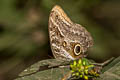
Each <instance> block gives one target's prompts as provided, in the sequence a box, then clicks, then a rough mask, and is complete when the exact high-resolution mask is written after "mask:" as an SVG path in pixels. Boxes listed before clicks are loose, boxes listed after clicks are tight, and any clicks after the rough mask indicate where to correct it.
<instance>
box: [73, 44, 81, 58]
mask: <svg viewBox="0 0 120 80" xmlns="http://www.w3.org/2000/svg"><path fill="white" fill-rule="evenodd" d="M74 53H75V55H77V56H78V55H80V53H81V46H80V44H76V45H75V47H74Z"/></svg>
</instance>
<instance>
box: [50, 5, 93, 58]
mask: <svg viewBox="0 0 120 80" xmlns="http://www.w3.org/2000/svg"><path fill="white" fill-rule="evenodd" d="M48 29H49V37H50V44H51V49H52V52H53V55H54V57H55V58H57V59H65V60H75V59H77V58H80V57H83V56H84V53H85V52H86V51H87V50H88V49H89V48H90V47H91V46H92V45H93V39H92V37H91V35H90V33H89V32H88V31H87V30H86V29H85V28H84V27H82V26H81V25H79V24H77V23H74V22H72V21H71V20H70V18H69V17H68V16H67V15H66V14H65V12H64V11H63V10H62V8H61V7H60V6H58V5H56V6H54V7H53V9H52V10H51V13H50V17H49V28H48Z"/></svg>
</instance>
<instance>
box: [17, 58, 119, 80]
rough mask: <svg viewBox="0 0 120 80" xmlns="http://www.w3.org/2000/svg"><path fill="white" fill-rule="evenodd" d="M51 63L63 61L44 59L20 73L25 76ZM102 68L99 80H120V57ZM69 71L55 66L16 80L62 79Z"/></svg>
mask: <svg viewBox="0 0 120 80" xmlns="http://www.w3.org/2000/svg"><path fill="white" fill-rule="evenodd" d="M49 63H50V64H53V65H56V64H61V63H63V62H62V61H59V60H56V59H48V60H43V61H40V62H38V63H36V64H34V65H32V66H31V67H29V68H28V69H26V70H24V71H23V72H22V73H21V74H20V75H21V76H24V75H26V74H30V73H33V72H36V71H37V70H39V66H42V65H47V64H49ZM102 70H103V73H101V75H100V78H98V79H97V80H120V57H118V58H116V59H115V60H113V61H112V62H111V63H109V64H108V65H107V66H105V67H104V68H103V69H102ZM68 72H69V69H68V68H54V69H49V70H45V71H40V72H39V71H38V72H36V73H34V74H31V75H27V76H24V77H20V78H17V79H16V80H38V79H41V80H60V79H61V78H63V77H64V76H65V75H66V73H68Z"/></svg>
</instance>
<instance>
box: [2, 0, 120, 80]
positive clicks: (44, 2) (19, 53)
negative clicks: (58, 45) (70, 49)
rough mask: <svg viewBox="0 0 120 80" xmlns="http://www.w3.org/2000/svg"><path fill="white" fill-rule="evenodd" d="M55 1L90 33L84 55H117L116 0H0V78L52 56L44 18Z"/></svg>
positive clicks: (119, 6) (119, 2) (119, 21)
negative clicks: (92, 43) (91, 42)
mask: <svg viewBox="0 0 120 80" xmlns="http://www.w3.org/2000/svg"><path fill="white" fill-rule="evenodd" d="M56 4H57V5H60V6H61V7H62V8H63V9H64V11H65V12H66V13H67V15H68V16H69V17H70V18H71V20H72V21H73V22H76V23H79V24H81V25H82V26H84V27H85V28H86V29H87V30H88V31H89V32H90V33H91V35H92V36H93V39H94V46H93V47H92V48H91V49H90V50H89V51H88V53H89V55H88V58H90V59H93V60H95V61H96V62H103V61H104V60H106V59H109V58H110V57H112V56H114V57H118V56H120V52H119V50H120V0H0V80H12V79H14V78H16V76H17V75H18V74H19V73H20V72H21V71H23V70H24V69H25V68H27V67H28V66H30V65H31V64H33V63H35V62H37V61H40V60H43V59H47V58H50V57H51V56H52V55H51V54H52V53H51V49H50V44H49V37H48V18H49V13H50V10H51V9H52V7H53V6H54V5H56ZM49 55H50V56H49Z"/></svg>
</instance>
